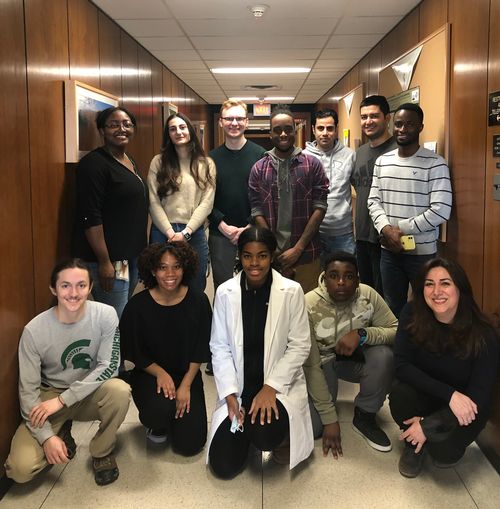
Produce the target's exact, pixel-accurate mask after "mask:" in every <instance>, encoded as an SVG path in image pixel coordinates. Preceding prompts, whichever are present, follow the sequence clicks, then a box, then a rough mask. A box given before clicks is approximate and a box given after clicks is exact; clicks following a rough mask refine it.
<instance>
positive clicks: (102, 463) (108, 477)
mask: <svg viewBox="0 0 500 509" xmlns="http://www.w3.org/2000/svg"><path fill="white" fill-rule="evenodd" d="M92 467H93V469H94V479H95V482H96V484H98V485H99V486H105V485H106V484H111V483H112V482H115V481H116V480H117V479H118V476H119V475H120V471H119V470H118V466H117V464H116V460H115V457H114V456H113V454H108V455H107V456H103V457H102V458H92Z"/></svg>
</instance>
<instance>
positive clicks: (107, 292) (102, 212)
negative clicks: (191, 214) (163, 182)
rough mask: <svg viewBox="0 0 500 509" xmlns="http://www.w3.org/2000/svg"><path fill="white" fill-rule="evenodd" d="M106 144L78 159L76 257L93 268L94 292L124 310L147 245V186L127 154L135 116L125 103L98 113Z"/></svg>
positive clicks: (94, 294)
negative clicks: (140, 258) (138, 259)
mask: <svg viewBox="0 0 500 509" xmlns="http://www.w3.org/2000/svg"><path fill="white" fill-rule="evenodd" d="M96 124H97V129H98V130H99V132H100V134H101V136H102V138H103V141H104V144H103V146H102V147H99V148H97V149H96V150H93V151H92V152H90V153H89V154H87V155H86V156H84V157H83V158H82V160H81V161H80V162H79V163H78V167H77V170H76V189H77V213H76V225H75V233H74V239H73V251H74V254H75V256H78V257H79V258H82V259H84V260H85V261H86V262H87V263H88V265H89V267H90V269H91V272H92V276H93V279H94V281H95V282H94V287H93V288H92V295H93V296H94V299H95V300H97V301H99V302H104V303H106V304H110V305H111V306H113V307H114V308H115V309H116V312H117V313H118V316H120V315H121V313H122V311H123V308H124V307H125V304H126V303H127V300H128V298H129V297H130V296H131V295H132V293H133V291H134V289H135V286H136V284H137V263H136V260H137V256H138V255H139V253H140V252H141V251H142V249H143V248H144V247H145V246H146V242H147V238H146V228H147V222H148V207H149V201H148V190H147V185H146V184H145V183H144V182H143V181H142V179H141V177H140V175H139V172H138V170H137V167H136V164H135V162H134V160H133V159H132V158H131V157H130V156H129V155H128V154H127V153H126V149H127V148H128V144H129V142H130V140H131V139H132V138H133V135H134V131H135V127H136V119H135V117H134V115H133V114H132V113H130V112H129V111H128V110H126V109H125V108H121V107H119V108H107V109H106V110H103V111H101V112H99V114H98V115H97V118H96Z"/></svg>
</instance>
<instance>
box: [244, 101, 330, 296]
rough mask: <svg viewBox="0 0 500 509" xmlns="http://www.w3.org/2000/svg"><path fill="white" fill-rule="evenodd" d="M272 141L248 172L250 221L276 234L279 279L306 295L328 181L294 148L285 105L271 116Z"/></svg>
mask: <svg viewBox="0 0 500 509" xmlns="http://www.w3.org/2000/svg"><path fill="white" fill-rule="evenodd" d="M271 142H272V144H273V146H274V148H273V149H272V150H270V151H268V152H266V154H265V156H264V157H263V158H262V159H261V160H260V161H258V162H257V163H255V165H254V167H253V168H252V171H251V172H250V179H249V193H250V204H251V207H252V217H253V218H254V220H255V223H256V224H257V226H262V227H264V228H270V229H271V231H272V232H273V233H274V234H275V235H276V240H277V241H278V253H277V254H278V257H277V260H276V262H277V263H278V264H279V267H280V270H281V272H282V273H283V275H284V276H285V277H289V278H291V279H295V280H296V281H297V282H298V283H300V285H301V286H302V289H303V290H304V292H308V291H309V290H312V289H313V288H315V287H316V284H317V281H318V276H319V273H320V271H321V265H320V253H321V244H320V239H319V226H320V224H321V221H322V220H323V217H324V216H325V211H326V208H327V201H326V198H327V195H328V178H327V177H326V175H325V171H324V170H323V165H322V164H321V162H320V161H319V160H318V159H316V158H315V157H313V156H311V155H309V154H305V153H304V152H303V151H302V149H301V148H299V147H295V122H294V119H293V115H292V112H291V111H290V109H289V108H287V107H285V106H277V107H276V108H275V109H274V110H273V111H272V113H271Z"/></svg>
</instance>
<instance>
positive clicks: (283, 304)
mask: <svg viewBox="0 0 500 509" xmlns="http://www.w3.org/2000/svg"><path fill="white" fill-rule="evenodd" d="M272 274H273V282H272V285H271V294H270V298H269V307H268V311H267V320H266V325H265V330H264V383H265V384H267V385H270V386H271V387H273V388H274V389H276V391H277V394H276V397H277V398H278V400H279V401H281V403H282V404H283V406H284V407H285V408H286V411H287V413H288V418H289V422H290V469H292V468H293V467H295V466H296V465H297V464H298V463H300V462H301V461H302V460H304V459H306V458H307V457H308V456H309V455H310V454H311V451H312V450H313V448H314V439H313V431H312V425H311V415H310V413H309V405H308V402H307V387H306V381H305V377H304V372H303V370H302V365H303V364H304V362H305V360H306V359H307V357H308V355H309V350H310V348H311V339H310V332H309V323H308V319H307V312H306V308H305V301H304V293H303V292H302V288H301V287H300V285H299V284H298V283H296V282H295V281H291V280H290V279H286V278H284V277H283V276H282V275H281V274H279V273H278V272H276V271H274V270H273V273H272ZM240 277H241V273H240V274H238V275H237V276H236V277H234V278H232V279H230V280H229V281H226V282H225V283H224V284H222V285H221V286H220V287H219V288H218V290H217V294H216V297H215V304H214V315H213V321H212V335H211V339H210V350H211V351H212V366H213V370H214V376H215V384H216V386H217V395H218V401H217V403H216V406H215V410H214V412H213V415H212V426H211V429H210V436H209V442H208V448H207V462H208V451H209V450H210V443H211V442H212V439H213V437H214V435H215V432H216V431H217V429H218V427H219V426H220V424H221V423H222V422H223V420H224V419H227V417H228V409H227V404H226V400H225V397H226V396H228V395H229V394H236V396H238V397H239V396H241V393H242V392H243V381H244V376H243V318H242V314H241V287H240ZM246 410H247V411H248V410H249V409H248V408H247V409H246Z"/></svg>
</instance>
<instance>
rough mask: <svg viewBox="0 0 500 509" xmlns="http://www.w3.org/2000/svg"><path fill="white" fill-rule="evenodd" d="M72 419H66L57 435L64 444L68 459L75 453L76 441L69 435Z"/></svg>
mask: <svg viewBox="0 0 500 509" xmlns="http://www.w3.org/2000/svg"><path fill="white" fill-rule="evenodd" d="M72 424H73V421H72V420H70V419H68V420H67V421H66V422H65V423H64V424H63V425H62V426H61V429H60V430H59V432H58V433H57V436H58V437H59V438H60V439H61V440H62V441H63V442H64V444H65V445H66V450H67V451H68V459H70V460H72V459H73V458H74V457H75V454H76V443H75V439H74V438H73V437H72V435H71V426H72Z"/></svg>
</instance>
